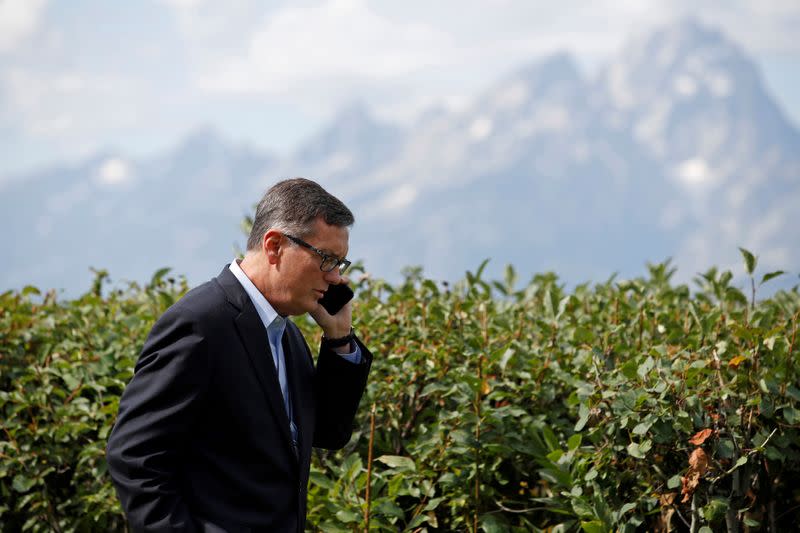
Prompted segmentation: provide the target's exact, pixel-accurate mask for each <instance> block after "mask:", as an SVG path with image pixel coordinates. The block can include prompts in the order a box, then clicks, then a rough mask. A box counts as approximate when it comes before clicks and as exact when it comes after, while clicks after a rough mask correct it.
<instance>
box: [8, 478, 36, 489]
mask: <svg viewBox="0 0 800 533" xmlns="http://www.w3.org/2000/svg"><path fill="white" fill-rule="evenodd" d="M35 484H36V478H29V477H25V476H23V475H22V474H17V475H16V476H14V482H13V483H12V484H11V486H12V487H14V490H15V491H17V492H28V491H29V490H30V489H31V487H33V486H34V485H35Z"/></svg>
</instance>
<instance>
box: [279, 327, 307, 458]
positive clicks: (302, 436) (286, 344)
mask: <svg viewBox="0 0 800 533" xmlns="http://www.w3.org/2000/svg"><path fill="white" fill-rule="evenodd" d="M283 355H284V358H285V359H286V371H287V372H286V377H287V379H288V381H289V395H290V396H289V397H290V398H291V401H292V414H293V417H294V423H295V424H296V425H297V429H298V433H299V440H300V443H301V447H305V442H306V441H308V442H311V440H310V439H311V437H312V436H313V435H310V434H309V432H311V431H313V428H312V427H310V426H307V424H306V422H307V421H308V417H307V416H306V411H307V409H308V408H309V406H308V405H306V404H307V402H308V400H309V391H308V390H307V387H308V386H311V383H306V381H307V380H308V378H309V365H311V364H312V363H311V361H310V360H309V357H308V351H307V349H306V346H305V341H304V340H303V338H302V335H301V334H300V332H299V331H298V330H297V328H296V326H295V325H294V324H293V323H292V322H291V321H289V322H287V324H286V331H285V333H284V335H283ZM302 385H306V386H305V387H304V386H302Z"/></svg>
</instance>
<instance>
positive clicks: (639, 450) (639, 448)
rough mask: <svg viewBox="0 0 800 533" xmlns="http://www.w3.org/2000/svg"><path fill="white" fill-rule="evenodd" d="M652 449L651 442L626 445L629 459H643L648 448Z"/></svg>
mask: <svg viewBox="0 0 800 533" xmlns="http://www.w3.org/2000/svg"><path fill="white" fill-rule="evenodd" d="M652 447H653V441H651V440H649V439H648V440H645V441H643V442H641V443H638V444H637V443H635V442H631V443H630V444H628V453H629V454H630V455H631V457H636V458H637V459H644V458H645V456H646V455H647V452H649V451H650V448H652Z"/></svg>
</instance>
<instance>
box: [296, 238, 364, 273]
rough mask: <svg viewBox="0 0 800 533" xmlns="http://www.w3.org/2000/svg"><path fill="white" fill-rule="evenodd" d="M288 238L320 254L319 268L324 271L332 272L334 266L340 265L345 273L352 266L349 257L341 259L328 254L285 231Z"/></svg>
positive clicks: (340, 269)
mask: <svg viewBox="0 0 800 533" xmlns="http://www.w3.org/2000/svg"><path fill="white" fill-rule="evenodd" d="M284 235H286V238H287V239H289V240H290V241H292V242H293V243H295V244H299V245H300V246H304V247H306V248H308V249H309V250H311V251H313V252H315V253H316V254H317V255H318V256H320V257H321V258H322V263H320V265H319V269H320V270H322V271H323V272H330V271H332V270H333V269H334V268H336V267H339V274H344V273H345V272H346V271H347V269H348V268H350V261H348V260H347V259H339V258H338V257H335V256H332V255H328V254H326V253H325V252H323V251H322V250H320V249H319V248H317V247H316V246H311V245H310V244H308V243H307V242H306V241H304V240H303V239H298V238H297V237H293V236H291V235H289V234H288V233H284Z"/></svg>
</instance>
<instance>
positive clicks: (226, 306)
mask: <svg viewBox="0 0 800 533" xmlns="http://www.w3.org/2000/svg"><path fill="white" fill-rule="evenodd" d="M230 310H231V308H230V303H229V302H228V301H227V299H226V297H225V293H224V291H223V290H222V288H221V287H220V286H219V284H218V283H217V281H216V280H214V279H212V280H209V281H207V282H205V283H203V284H201V285H198V286H197V287H195V288H193V289H191V290H190V291H189V292H187V293H186V294H184V295H183V296H182V297H181V298H180V299H179V300H178V301H177V302H175V303H174V304H172V305H171V306H170V307H169V308H168V309H167V310H166V311H165V312H164V314H163V315H162V319H170V318H173V319H174V318H177V317H183V318H185V319H188V320H192V321H198V322H204V321H206V320H214V319H215V318H218V317H219V316H220V315H221V314H225V315H227V314H230Z"/></svg>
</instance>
